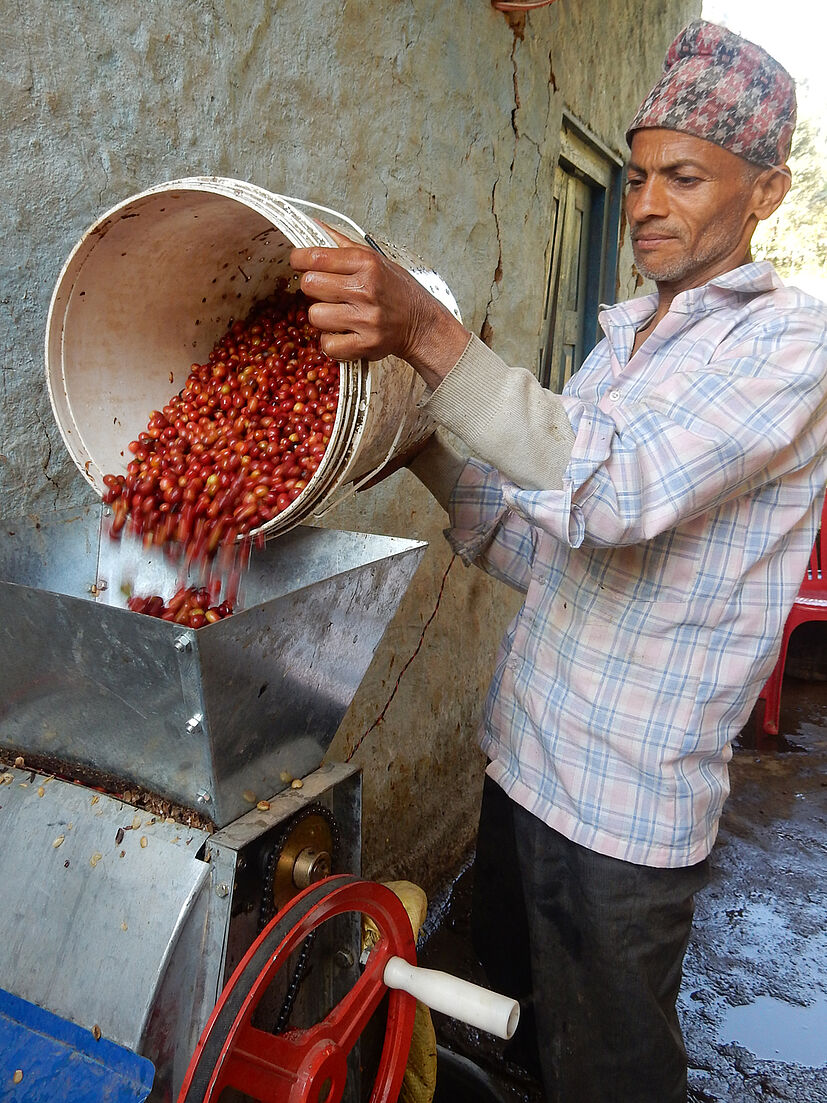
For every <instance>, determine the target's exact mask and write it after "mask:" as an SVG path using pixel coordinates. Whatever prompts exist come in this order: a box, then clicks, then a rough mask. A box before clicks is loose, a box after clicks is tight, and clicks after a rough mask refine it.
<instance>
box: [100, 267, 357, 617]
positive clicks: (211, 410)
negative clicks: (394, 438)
mask: <svg viewBox="0 0 827 1103" xmlns="http://www.w3.org/2000/svg"><path fill="white" fill-rule="evenodd" d="M309 305H310V304H309V300H308V299H307V298H306V297H305V296H304V295H303V294H302V293H301V292H295V293H289V292H287V290H286V283H285V281H281V282H280V284H279V286H278V288H277V289H276V291H275V292H274V294H273V295H272V296H270V297H269V298H267V299H265V300H263V301H261V302H259V303H257V304H256V305H255V306H254V307H253V309H252V311H251V312H250V314H249V315H248V316H247V318H246V319H245V320H244V321H237V322H234V323H233V324H232V325H231V326H230V328H229V329H228V330H227V332H226V333H225V334H224V336H223V337H222V338H221V339H220V340H219V341H218V342H217V343H216V345H215V347H214V348H213V350H212V352H211V353H210V356H209V359H208V361H207V363H206V364H193V365H192V367H191V369H190V373H189V376H188V377H187V380H186V382H185V384H184V386H183V387H182V389H181V390H180V391H179V393H178V394H177V395H175V396H174V397H173V398H171V399H170V401H169V402H168V403H167V405H166V406H164V407H163V409H162V410H153V411H152V412H151V414H150V416H149V422H148V424H147V427H146V431H145V432H143V433H139V434H138V439H137V440H133V441H132V442H131V443H130V444H129V451H130V452H131V453H132V457H133V458H132V459H131V460H130V462H129V464H128V465H127V469H126V475H105V476H104V478H103V482H104V485H105V487H106V490H105V492H104V502H106V503H107V504H108V505H110V506H111V507H112V514H113V519H112V527H111V531H112V534H113V536H119V535H120V533H121V532H122V530H123V529H124V527H125V526H127V525H128V526H129V528H130V530H131V531H133V532H135V533H137V534H139V535H140V536H141V537H142V538H143V541H144V544H145V546H147V547H149V546H158V547H168V548H174V549H176V550H177V551H178V552H179V553H180V554H181V556H182V557H183V559H184V561H186V562H187V563H193V562H196V563H197V562H204V561H206V560H209V559H211V558H212V557H214V556H215V554H216V552H217V551H218V549H219V548H220V547H222V546H228V545H232V544H234V543H235V542H236V541H237V540H238V538H239V537H244V536H245V535H246V534H248V533H250V532H252V531H253V530H254V529H258V528H259V527H260V526H261V525H264V524H265V523H266V522H267V521H271V520H272V519H273V518H274V517H276V516H278V514H280V513H281V512H282V511H283V510H285V509H286V508H287V507H288V506H289V505H290V504H291V502H293V501H295V500H296V498H298V497H299V495H300V494H301V493H302V491H303V490H304V488H305V487H306V486H307V484H308V482H309V481H310V479H311V477H312V475H313V473H314V472H315V471H316V469H317V468H318V466H319V464H320V462H321V460H322V457H323V456H324V453H325V450H326V449H327V446H328V444H329V443H330V437H331V433H332V430H333V424H334V421H335V419H336V409H337V406H338V402H339V365H338V363H337V362H336V361H335V360H331V359H330V357H329V356H326V355H325V354H324V353H323V352H322V351H321V348H320V345H319V337H320V334H319V331H318V330H317V329H316V328H315V327H314V326H312V325H311V324H310V323H309V322H308V319H307V308H308V306H309ZM179 595H180V591H179V594H176V597H175V598H173V599H171V603H172V602H174V601H176V599H177V598H178V597H179ZM190 596H192V595H190ZM199 596H200V597H201V598H202V599H203V596H204V595H203V593H202V594H200V595H199ZM160 600H161V599H160V598H156V597H154V596H153V597H152V598H132V599H130V608H133V609H137V611H139V612H144V613H148V614H149V615H150V616H153V615H154V616H164V618H165V619H176V620H177V616H178V615H179V614H180V607H179V608H178V609H177V610H176V614H175V616H169V615H168V614H169V611H170V610H169V607H168V606H167V607H165V608H164V609H162V610H161V611H160V612H158V611H157V610H158V609H159V608H160V607H159V605H158V602H159V601H160ZM162 604H163V603H162ZM224 604H225V606H226V604H227V603H224ZM139 606H141V607H140V608H139ZM202 606H203V601H202V602H201V604H199V603H198V602H196V603H195V605H194V606H193V607H194V608H195V609H197V610H198V612H197V613H196V614H194V615H195V616H196V618H197V617H199V616H204V617H206V621H205V623H209V622H210V620H211V619H212V618H211V617H210V616H208V613H209V612H210V609H211V608H212V609H214V610H215V615H216V617H217V618H220V617H221V616H225V615H228V614H227V613H226V612H222V613H220V614H218V612H217V610H218V609H220V608H221V606H214V607H210V606H208V607H207V608H203V607H202ZM229 611H230V612H231V611H232V607H231V605H230V607H229ZM177 623H185V621H184V620H177ZM186 623H189V622H188V621H186ZM192 626H193V627H198V625H192Z"/></svg>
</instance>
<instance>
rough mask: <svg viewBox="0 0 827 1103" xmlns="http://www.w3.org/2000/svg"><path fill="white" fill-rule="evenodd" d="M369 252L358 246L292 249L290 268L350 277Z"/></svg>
mask: <svg viewBox="0 0 827 1103" xmlns="http://www.w3.org/2000/svg"><path fill="white" fill-rule="evenodd" d="M366 251H368V252H369V250H365V249H360V248H359V247H358V246H355V245H354V246H351V247H350V248H342V249H334V248H330V247H326V246H321V245H311V246H310V247H309V248H306V249H293V250H292V252H291V253H290V267H291V268H295V270H296V271H297V272H310V271H313V272H339V273H341V274H342V275H350V274H352V273H353V272H356V271H358V269H359V267H360V265H361V264H363V263H364V254H365V252H366Z"/></svg>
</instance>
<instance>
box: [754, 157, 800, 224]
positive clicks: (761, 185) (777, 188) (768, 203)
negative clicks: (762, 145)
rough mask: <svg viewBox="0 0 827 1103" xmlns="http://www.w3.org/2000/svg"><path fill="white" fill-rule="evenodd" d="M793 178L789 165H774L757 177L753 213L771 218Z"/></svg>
mask: <svg viewBox="0 0 827 1103" xmlns="http://www.w3.org/2000/svg"><path fill="white" fill-rule="evenodd" d="M792 180H793V177H792V173H791V172H790V169H789V166H788V165H774V166H773V167H772V168H768V169H765V170H764V172H762V173H760V174H759V175H758V176H757V177H756V178H755V182H754V184H753V192H752V194H753V214H754V215H755V217H756V218H757V219H759V220H763V219H765V218H769V217H770V215H771V214H772V213H773V211H775V210H777V209H778V207H780V206H781V203H782V201H783V199H784V196H785V195H786V194H787V192H788V191H789V190H790V186H791V184H792Z"/></svg>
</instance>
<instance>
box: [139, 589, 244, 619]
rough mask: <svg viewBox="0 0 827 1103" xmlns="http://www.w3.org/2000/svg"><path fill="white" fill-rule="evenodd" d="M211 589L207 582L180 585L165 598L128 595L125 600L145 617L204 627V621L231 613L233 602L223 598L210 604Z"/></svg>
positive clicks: (212, 593) (212, 597) (212, 595)
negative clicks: (196, 584) (218, 602)
mask: <svg viewBox="0 0 827 1103" xmlns="http://www.w3.org/2000/svg"><path fill="white" fill-rule="evenodd" d="M213 600H214V591H212V590H211V589H210V588H209V587H207V586H181V587H180V588H179V589H178V590H177V591H176V592H175V593H174V594H173V596H172V597H171V598H170V599H169V601H167V602H165V601H164V599H163V598H162V597H160V596H159V595H157V594H153V595H152V597H131V598H130V599H129V601H128V602H127V605H128V606H129V608H130V609H131V610H132V611H133V613H143V614H144V615H145V616H148V617H158V618H160V619H161V620H169V621H172V622H173V623H174V624H181V625H184V626H186V627H187V628H203V627H204V625H205V624H215V622H216V621H218V620H223V619H224V617H229V616H230V615H231V614H232V613H233V611H234V610H233V604H234V603H233V602H232V601H227V600H224V601H222V602H221V604H220V605H215V604H213Z"/></svg>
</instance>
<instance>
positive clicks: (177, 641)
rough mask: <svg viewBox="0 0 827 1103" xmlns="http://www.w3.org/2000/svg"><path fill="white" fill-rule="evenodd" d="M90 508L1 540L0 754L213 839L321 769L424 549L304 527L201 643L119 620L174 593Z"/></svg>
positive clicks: (157, 566)
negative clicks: (171, 814) (194, 816)
mask: <svg viewBox="0 0 827 1103" xmlns="http://www.w3.org/2000/svg"><path fill="white" fill-rule="evenodd" d="M103 508H104V507H101V506H93V507H88V508H78V509H76V510H69V511H63V512H62V513H57V514H54V515H52V516H50V517H49V518H48V520H44V521H39V520H37V519H36V518H31V517H30V518H24V519H20V520H17V521H14V522H6V523H4V524H3V526H2V530H1V531H0V579H1V580H2V581H0V641H2V643H1V644H0V653H1V654H2V662H0V747H2V748H5V749H6V750H7V751H11V752H18V753H21V754H24V755H25V756H26V762H27V764H34V765H37V766H38V768H40V769H51V770H54V771H56V772H58V773H61V774H63V775H64V776H68V777H73V778H77V779H80V780H83V781H85V782H87V783H92V784H94V783H96V782H99V781H100V782H103V784H104V785H106V787H108V788H112V787H113V785H112V783H113V781H114V783H115V785H114V788H115V789H116V790H117V789H119V788H120V789H122V788H124V787H127V786H130V785H132V786H138V787H141V788H143V789H146V790H149V791H150V792H151V793H154V794H157V795H158V796H160V797H162V798H165V799H168V800H170V801H172V802H175V803H176V804H180V805H183V806H185V807H188V808H192V809H195V810H197V811H199V812H200V813H201V814H202V815H203V816H205V817H206V818H207V819H208V820H210V821H212V823H213V824H215V825H216V826H217V827H223V826H225V825H227V824H229V823H230V822H232V821H233V820H235V819H237V818H238V817H239V816H240V815H242V814H243V813H245V812H247V811H248V810H249V809H250V807H251V806H252V805H253V804H255V802H256V801H257V800H258V799H261V798H264V797H269V796H271V795H272V794H275V793H277V792H279V791H280V790H282V789H284V788H285V787H286V786H287V785H289V784H290V781H291V780H292V779H293V778H300V777H303V776H305V775H306V774H308V773H309V772H311V771H313V770H314V769H316V768H317V767H318V766H319V764H320V763H321V761H322V758H323V756H324V754H325V751H326V749H327V747H328V746H329V744H330V741H331V740H332V738H333V736H334V734H335V732H336V730H337V728H338V726H339V724H340V723H341V720H342V718H343V716H344V714H345V712H346V710H347V708H348V706H349V705H350V702H351V700H352V699H353V696H354V695H355V693H356V690H357V688H358V686H359V684H360V682H361V680H362V678H363V677H364V674H365V672H366V670H367V668H368V665H369V663H370V661H371V658H372V657H373V654H374V652H375V650H376V647H377V645H378V643H379V641H380V639H381V637H382V635H383V633H384V632H385V629H386V628H387V625H388V623H389V622H390V620H391V618H392V616H393V614H394V612H395V611H396V608H397V606H398V604H399V602H400V600H401V598H402V595H403V594H404V592H405V590H406V588H407V586H408V584H409V582H410V580H411V577H412V576H413V574H414V571H415V570H416V567H417V566H418V564H419V561H420V559H421V557H422V554H423V551H424V548H425V544H424V543H422V542H418V541H411V540H401V539H396V538H391V537H386V536H375V535H368V534H363V533H354V532H339V531H333V530H327V529H312V528H307V527H304V528H297V529H294V530H292V531H291V532H288V533H286V534H284V535H282V536H281V537H280V538H279V539H278V540H277V541H274V542H272V543H271V544H268V545H266V546H265V547H264V548H263V549H261V550H258V551H254V552H253V555H252V560H251V563H250V567H249V570H248V572H247V573H246V577H245V581H244V608H243V609H242V610H241V611H239V612H237V613H235V614H234V615H233V616H231V617H228V618H226V619H225V620H222V621H219V622H217V623H215V624H210V625H207V626H206V627H204V628H200V629H197V630H194V629H187V628H181V627H180V626H178V625H175V624H171V623H168V622H165V621H161V620H157V619H155V618H152V617H147V616H142V615H140V614H137V613H133V612H131V611H129V610H128V609H127V608H126V607H125V604H126V598H125V596H124V594H123V593H122V592H121V588H120V585H119V575H123V576H124V577H128V578H129V579H130V581H131V582H132V583H133V585H134V587H135V591H136V592H139V593H142V594H144V593H145V594H149V593H159V594H161V595H162V596H164V597H169V596H170V594H171V593H172V592H173V591H174V589H175V588H176V586H177V585H178V583H179V579H178V575H177V571H176V568H175V566H174V565H172V564H170V563H169V562H167V560H166V559H165V558H164V556H163V555H162V554H156V555H152V554H147V553H146V552H144V551H143V549H135V548H131V547H130V545H129V544H124V545H119V544H116V543H113V542H111V541H110V540H108V538H107V539H102V538H101V536H100V533H101V522H102V516H101V512H102V509H103Z"/></svg>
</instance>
